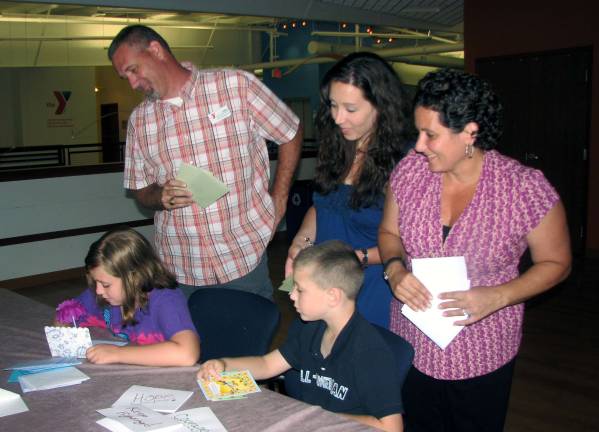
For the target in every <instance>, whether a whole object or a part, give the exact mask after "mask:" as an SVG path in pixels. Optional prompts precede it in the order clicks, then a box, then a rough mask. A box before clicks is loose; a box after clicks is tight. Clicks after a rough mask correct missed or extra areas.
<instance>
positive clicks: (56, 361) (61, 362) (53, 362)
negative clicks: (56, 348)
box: [4, 357, 81, 372]
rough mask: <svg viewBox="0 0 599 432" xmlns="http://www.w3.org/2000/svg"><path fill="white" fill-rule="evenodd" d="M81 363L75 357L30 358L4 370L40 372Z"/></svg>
mask: <svg viewBox="0 0 599 432" xmlns="http://www.w3.org/2000/svg"><path fill="white" fill-rule="evenodd" d="M78 364H81V360H77V359H76V358H73V357H47V358H43V359H37V360H28V361H24V362H21V363H17V364H14V365H12V366H10V367H7V368H4V370H22V371H30V372H40V371H43V370H50V369H60V368H63V367H67V366H75V365H78Z"/></svg>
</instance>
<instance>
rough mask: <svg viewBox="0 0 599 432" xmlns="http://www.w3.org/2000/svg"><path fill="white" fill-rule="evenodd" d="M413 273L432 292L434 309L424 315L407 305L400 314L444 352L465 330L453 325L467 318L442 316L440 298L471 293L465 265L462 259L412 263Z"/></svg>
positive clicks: (414, 260) (451, 258) (425, 259)
mask: <svg viewBox="0 0 599 432" xmlns="http://www.w3.org/2000/svg"><path fill="white" fill-rule="evenodd" d="M412 273H413V274H414V276H416V277H417V278H418V280H419V281H420V282H422V284H423V285H424V286H425V287H426V288H427V289H428V290H429V292H430V293H431V294H432V296H433V300H432V302H431V307H430V308H428V309H427V310H425V311H418V312H417V311H415V310H413V309H412V308H410V307H409V306H408V305H403V307H402V308H401V313H402V314H403V315H405V317H406V318H408V319H409V320H410V321H412V323H414V325H415V326H416V327H418V328H419V329H420V330H421V331H422V332H423V333H424V334H426V335H427V336H428V337H429V338H430V339H431V340H432V341H433V342H435V343H436V344H437V345H439V347H440V348H441V349H445V348H447V345H449V343H450V342H451V341H452V340H453V339H454V338H455V337H456V336H457V335H458V333H459V332H460V331H462V330H463V328H464V327H463V326H456V325H454V322H455V321H460V320H463V319H464V317H463V316H457V317H445V316H443V310H441V309H439V304H440V303H441V300H440V299H439V298H438V296H439V294H440V293H442V292H448V291H464V290H468V289H470V281H469V280H468V277H467V270H466V261H465V259H464V257H463V256H459V257H441V258H419V259H413V260H412Z"/></svg>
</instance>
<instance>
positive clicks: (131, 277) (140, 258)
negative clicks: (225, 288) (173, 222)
mask: <svg viewBox="0 0 599 432" xmlns="http://www.w3.org/2000/svg"><path fill="white" fill-rule="evenodd" d="M100 266H101V267H102V268H103V269H104V271H105V272H106V273H108V274H110V275H111V276H114V277H117V278H119V279H121V281H122V282H123V304H122V305H121V310H122V315H123V324H125V325H133V324H135V323H136V322H135V320H134V315H135V311H136V310H137V309H138V308H142V309H143V308H145V307H146V306H147V304H148V293H149V292H150V291H152V290H153V289H154V288H158V289H161V288H176V287H177V280H176V279H175V276H174V275H173V274H172V273H171V272H169V271H168V270H167V269H166V268H165V267H164V264H162V262H161V261H160V258H158V256H157V255H156V252H155V251H154V248H153V247H152V245H151V244H150V243H149V242H148V240H146V238H145V237H143V236H142V235H141V234H139V233H138V232H137V231H135V230H133V229H131V228H127V227H124V228H117V229H114V230H111V231H109V232H107V233H106V234H104V235H103V236H102V237H100V239H99V240H97V241H95V242H94V243H92V245H91V246H90V247H89V252H88V253H87V256H86V257H85V271H86V276H87V282H88V285H89V286H90V287H91V288H94V281H93V280H92V279H91V276H90V274H89V272H90V270H92V269H94V268H96V267H100ZM98 301H99V302H102V301H103V299H101V298H98Z"/></svg>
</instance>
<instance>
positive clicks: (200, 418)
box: [168, 407, 227, 432]
mask: <svg viewBox="0 0 599 432" xmlns="http://www.w3.org/2000/svg"><path fill="white" fill-rule="evenodd" d="M168 417H170V418H172V419H173V420H175V421H177V422H179V423H181V424H182V425H183V426H185V428H186V429H187V430H188V431H190V432H227V429H225V427H224V426H223V424H222V423H221V422H220V420H219V419H218V418H217V417H216V416H215V415H214V413H213V412H212V410H211V409H210V408H208V407H203V408H193V409H189V410H186V411H180V412H177V413H174V414H170V415H169V416H168Z"/></svg>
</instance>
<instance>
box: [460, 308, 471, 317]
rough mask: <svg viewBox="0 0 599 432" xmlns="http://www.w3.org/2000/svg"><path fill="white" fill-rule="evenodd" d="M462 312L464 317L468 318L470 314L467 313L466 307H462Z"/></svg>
mask: <svg viewBox="0 0 599 432" xmlns="http://www.w3.org/2000/svg"><path fill="white" fill-rule="evenodd" d="M462 313H463V314H464V316H465V317H466V319H468V318H470V314H469V313H468V311H467V310H466V309H462Z"/></svg>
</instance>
